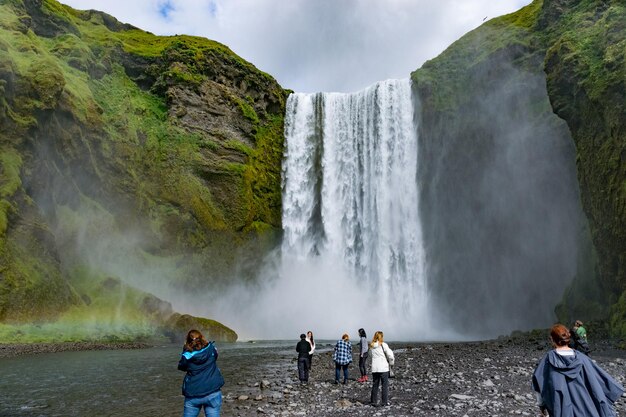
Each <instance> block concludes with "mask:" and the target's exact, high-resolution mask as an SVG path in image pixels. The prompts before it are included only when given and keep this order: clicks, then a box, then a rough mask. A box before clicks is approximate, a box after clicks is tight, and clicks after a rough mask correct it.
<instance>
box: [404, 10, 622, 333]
mask: <svg viewBox="0 0 626 417" xmlns="http://www.w3.org/2000/svg"><path fill="white" fill-rule="evenodd" d="M624 22H626V10H625V8H624V6H623V5H622V4H621V3H619V2H617V1H548V0H545V1H543V2H542V1H535V2H533V3H532V4H531V5H529V6H527V7H525V8H523V9H521V10H520V11H519V12H516V13H513V14H511V15H508V16H503V17H501V18H498V19H493V20H491V21H489V22H487V23H486V24H484V25H483V26H481V27H480V28H478V29H476V30H475V31H473V32H470V33H469V34H467V35H466V36H464V37H463V38H462V39H460V40H459V41H457V42H456V43H455V44H453V45H452V46H451V47H450V48H449V49H448V50H447V51H445V52H444V53H443V54H442V55H441V56H439V57H438V58H436V59H434V60H432V61H430V62H428V63H426V64H425V65H424V66H423V67H422V68H421V69H420V70H418V71H416V72H414V73H413V74H412V79H413V81H414V87H415V93H416V96H417V97H418V100H419V102H420V106H421V111H420V112H419V113H420V114H419V118H420V140H421V142H422V148H421V149H423V151H422V153H421V155H420V164H421V165H420V169H421V170H422V173H421V175H422V178H424V179H425V183H424V184H423V186H422V188H423V197H422V199H423V203H422V204H423V207H422V211H423V213H422V215H423V218H424V219H425V225H426V226H425V228H426V230H425V240H426V241H427V242H430V243H429V246H428V248H427V249H428V256H429V260H430V262H431V264H432V265H433V270H432V271H431V278H432V282H431V287H432V288H433V291H434V294H435V297H436V298H437V302H438V303H442V304H444V305H451V306H453V308H452V309H451V311H470V312H471V311H475V312H476V313H475V314H473V315H472V314H462V315H461V314H459V315H456V316H455V315H454V314H452V316H451V321H452V323H451V325H452V326H457V327H459V328H461V329H466V328H474V329H475V330H480V329H482V328H484V326H489V325H490V323H492V322H493V321H494V320H495V321H496V322H498V321H499V320H501V319H502V318H494V315H493V309H494V307H495V310H496V311H511V310H516V309H520V311H519V312H518V313H521V314H522V315H520V316H519V317H525V323H513V322H511V321H510V320H507V323H508V324H509V325H511V326H512V328H516V327H519V328H527V327H529V326H532V322H533V321H534V320H539V316H541V315H543V316H544V317H546V311H545V309H546V307H547V308H549V309H552V308H553V307H554V304H555V302H556V300H558V298H559V297H561V294H563V289H564V288H565V287H566V286H567V287H568V290H567V291H566V292H565V296H564V297H563V298H562V300H561V301H562V302H561V304H560V305H559V307H558V308H557V313H558V316H559V319H560V320H563V321H567V322H569V321H570V320H572V319H573V318H581V317H585V319H600V318H602V319H605V318H607V317H608V316H609V315H611V316H612V317H613V322H612V323H613V326H612V328H611V331H612V332H613V333H614V334H616V335H618V334H623V333H624V331H623V329H622V328H621V327H620V326H621V325H618V324H617V323H618V322H623V313H620V312H619V311H625V310H626V309H624V308H623V307H620V306H621V305H622V304H623V302H622V303H617V304H615V303H616V302H617V300H618V298H619V297H620V296H621V294H622V292H623V285H624V283H625V282H626V281H625V280H624V277H623V276H622V275H623V269H624V266H623V262H624V253H626V252H624V249H625V248H624V246H623V245H624V239H623V233H624V230H625V229H624V225H623V222H624V218H625V217H624V204H623V190H624V187H623V186H622V185H623V184H624V180H625V178H626V177H625V175H624V174H625V172H624V164H623V160H624V158H623V155H622V154H623V153H624V151H623V150H624V143H625V141H624V121H625V120H626V114H625V113H624V103H625V102H626V101H625V97H626V96H625V94H624V81H625V79H624V74H625V73H626V72H625V71H624V68H625V67H624V49H625V48H624V39H625V30H624V24H625V23H624ZM564 122H565V123H564ZM574 145H575V147H574ZM435 155H436V156H437V157H436V158H435V157H434V156H435ZM574 163H576V165H575V166H574ZM579 187H580V188H579ZM579 189H580V196H579ZM443 190H447V191H443ZM580 201H582V209H583V210H584V215H586V219H588V225H587V220H586V219H585V216H583V215H582V214H581V204H580ZM589 231H590V232H591V233H589ZM594 248H595V250H594ZM528 282H532V283H533V284H532V285H530V286H527V285H526V284H527V283H528ZM524 283H526V284H524ZM473 285H478V286H479V287H480V290H479V291H477V292H476V293H477V294H478V295H477V296H475V297H468V296H467V291H468V288H470V287H472V286H473ZM529 287H530V288H536V291H533V292H531V293H529V292H528V291H527V290H525V289H524V288H529ZM448 288H454V289H455V290H452V291H450V290H449V289H448ZM472 294H473V293H472ZM511 294H513V296H511ZM494 295H497V296H494ZM607 297H609V300H610V302H609V304H607V303H606V299H607ZM520 302H521V303H520ZM533 303H534V304H535V305H537V309H533V311H527V312H526V314H525V315H524V314H523V311H521V310H523V309H524V307H523V306H524V304H525V305H526V306H528V305H533ZM611 304H613V307H612V309H611V310H610V311H609V309H607V306H608V305H611ZM477 306H478V307H477ZM459 307H460V308H459ZM457 309H458V310H457ZM526 310H528V308H527V307H526ZM505 315H506V314H505ZM544 320H545V319H544Z"/></svg>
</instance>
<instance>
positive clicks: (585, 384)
mask: <svg viewBox="0 0 626 417" xmlns="http://www.w3.org/2000/svg"><path fill="white" fill-rule="evenodd" d="M550 339H551V341H552V344H553V345H554V349H553V350H551V351H550V352H548V353H547V354H546V355H545V356H544V357H543V358H542V359H541V361H540V362H539V364H538V365H537V368H536V369H535V372H534V373H533V378H532V387H533V390H534V391H535V392H536V393H537V403H538V405H539V408H540V410H541V413H542V414H543V415H544V416H547V415H549V416H551V417H574V416H588V417H614V416H615V415H616V414H615V409H614V407H613V404H614V403H615V401H617V399H618V398H619V397H620V396H621V395H622V393H623V392H624V387H622V385H620V384H619V383H618V382H617V381H616V380H615V379H613V378H612V377H611V376H610V375H609V374H607V373H606V372H605V371H604V370H603V369H602V368H600V367H599V366H598V365H596V364H595V363H594V362H593V361H592V360H591V359H589V357H587V355H584V354H582V353H580V352H579V351H577V350H574V349H571V348H570V347H569V341H570V331H569V329H568V328H567V327H565V326H563V325H562V324H555V325H554V326H552V328H551V329H550Z"/></svg>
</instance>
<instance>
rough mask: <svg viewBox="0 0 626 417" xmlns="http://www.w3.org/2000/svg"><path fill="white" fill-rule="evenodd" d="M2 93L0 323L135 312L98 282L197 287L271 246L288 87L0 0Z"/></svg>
mask: <svg viewBox="0 0 626 417" xmlns="http://www.w3.org/2000/svg"><path fill="white" fill-rule="evenodd" d="M0 93H1V94H0V126H1V128H0V166H1V170H0V322H3V323H5V325H6V326H9V325H11V326H16V325H19V324H20V323H30V322H34V321H35V322H42V323H50V322H53V321H55V320H56V321H63V320H66V321H67V316H68V315H73V317H76V316H80V315H81V314H85V315H89V316H93V317H94V320H97V318H98V317H99V316H107V314H108V313H104V310H106V308H107V306H108V307H111V306H112V305H113V306H115V305H116V303H121V304H124V306H123V307H124V308H126V307H129V308H132V306H135V312H137V311H139V310H137V309H136V306H137V304H141V302H138V301H137V300H132V302H130V301H129V302H128V303H126V302H122V301H119V299H117V298H115V297H113V298H111V299H110V300H109V301H106V300H105V298H106V295H103V291H102V287H101V286H102V285H105V283H106V282H108V281H107V280H110V279H115V280H120V281H121V282H122V283H124V285H128V286H129V288H132V287H135V288H138V289H139V290H145V291H147V292H151V293H154V294H156V295H157V296H162V297H161V298H163V297H166V296H168V295H169V294H170V293H188V294H190V293H195V294H208V293H211V291H214V290H215V289H216V288H219V287H220V286H221V285H224V284H225V283H227V282H228V281H229V280H231V279H233V277H235V276H237V277H238V279H252V278H253V274H254V265H255V261H256V260H257V259H258V258H259V257H260V256H261V255H262V254H264V253H266V252H267V251H268V250H269V249H270V248H271V247H272V246H273V245H275V242H276V239H277V237H278V234H279V231H280V209H281V203H280V201H281V196H280V165H281V164H280V162H281V158H282V150H283V116H284V108H285V100H286V96H287V92H286V91H285V90H283V89H282V88H281V87H280V86H279V85H278V84H277V83H276V81H275V80H274V79H273V78H272V77H270V76H269V75H267V74H265V73H263V72H261V71H259V70H258V69H256V68H255V67H254V66H253V65H251V64H250V63H248V62H246V61H244V60H243V59H241V58H240V57H238V56H237V55H235V54H234V53H233V52H231V51H230V50H229V49H228V48H227V47H226V46H224V45H221V44H219V43H217V42H213V41H210V40H207V39H203V38H197V37H191V36H171V37H159V36H155V35H153V34H151V33H148V32H145V31H142V30H140V29H137V28H135V27H132V26H130V25H127V24H123V23H120V22H118V21H117V20H116V19H114V18H113V17H111V16H108V15H106V14H104V13H101V12H96V11H77V10H74V9H72V8H69V7H67V6H64V5H62V4H60V3H58V2H56V1H53V0H23V1H22V0H2V1H0ZM242 260H243V261H246V262H242ZM238 265H250V266H249V267H248V268H247V269H246V268H241V267H239V268H238V269H237V270H235V268H236V266H238ZM159 274H166V275H167V276H166V277H163V276H159ZM111 276H113V278H111ZM133 291H134V290H133ZM137 297H139V296H137ZM146 297H148V295H146ZM139 298H140V297H139ZM100 299H101V300H100ZM98 300H100V301H102V303H103V305H102V309H101V310H102V312H101V314H100V313H97V309H96V308H94V305H96V304H98ZM196 302H197V303H201V299H200V300H197V301H196ZM175 307H179V308H180V307H182V308H184V306H180V305H178V306H175ZM122 310H123V308H122ZM196 310H197V309H196ZM77 311H78V313H77ZM134 314H135V313H132V312H130V311H129V312H127V314H122V316H121V319H120V320H119V322H124V321H127V322H133V321H134V318H133V319H129V320H126V319H127V318H132V317H131V316H133V315H134ZM118 318H119V317H118ZM137 322H138V323H140V324H139V325H138V326H139V327H141V326H144V325H145V326H148V327H150V326H152V324H151V323H152V322H151V321H150V320H147V319H145V320H144V319H138V320H137ZM5 333H6V332H5ZM142 334H143V333H142ZM229 337H230V336H229ZM235 337H236V336H235ZM231 338H232V337H231Z"/></svg>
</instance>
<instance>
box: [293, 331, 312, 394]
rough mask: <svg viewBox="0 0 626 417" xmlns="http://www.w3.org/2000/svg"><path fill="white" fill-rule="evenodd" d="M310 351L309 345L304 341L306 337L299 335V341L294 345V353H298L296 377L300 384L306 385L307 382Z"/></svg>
mask: <svg viewBox="0 0 626 417" xmlns="http://www.w3.org/2000/svg"><path fill="white" fill-rule="evenodd" d="M310 351H311V344H310V343H309V342H308V341H307V340H306V335H305V334H304V333H302V334H301V335H300V341H299V342H298V344H297V345H296V352H298V377H299V378H300V383H302V384H306V383H307V382H309V352H310Z"/></svg>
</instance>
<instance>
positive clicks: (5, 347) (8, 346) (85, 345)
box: [0, 342, 150, 358]
mask: <svg viewBox="0 0 626 417" xmlns="http://www.w3.org/2000/svg"><path fill="white" fill-rule="evenodd" d="M147 347H150V345H149V344H147V343H142V342H120V343H95V342H66V343H1V344H0V358H10V357H14V356H21V355H34V354H39V353H54V352H66V351H81V350H112V349H144V348H147Z"/></svg>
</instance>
